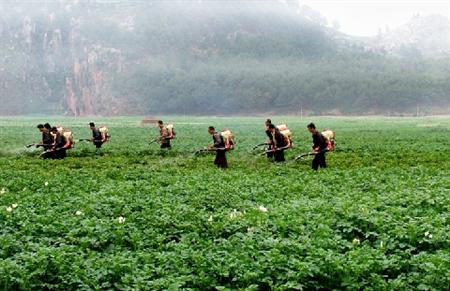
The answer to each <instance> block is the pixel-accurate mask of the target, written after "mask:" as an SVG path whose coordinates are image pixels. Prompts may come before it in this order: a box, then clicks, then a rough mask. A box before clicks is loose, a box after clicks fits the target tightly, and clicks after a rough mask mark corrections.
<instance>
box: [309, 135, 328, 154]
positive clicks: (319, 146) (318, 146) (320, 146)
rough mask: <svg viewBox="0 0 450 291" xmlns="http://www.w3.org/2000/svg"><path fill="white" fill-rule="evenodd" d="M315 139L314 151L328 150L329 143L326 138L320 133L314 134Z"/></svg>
mask: <svg viewBox="0 0 450 291" xmlns="http://www.w3.org/2000/svg"><path fill="white" fill-rule="evenodd" d="M312 138H313V149H314V150H319V151H322V150H324V149H326V148H327V141H326V140H325V137H324V136H323V135H322V134H321V133H320V132H318V131H316V132H315V133H313V134H312Z"/></svg>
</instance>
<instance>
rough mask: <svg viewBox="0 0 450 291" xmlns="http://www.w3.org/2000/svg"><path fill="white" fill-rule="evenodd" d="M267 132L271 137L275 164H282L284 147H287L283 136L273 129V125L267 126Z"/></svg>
mask: <svg viewBox="0 0 450 291" xmlns="http://www.w3.org/2000/svg"><path fill="white" fill-rule="evenodd" d="M269 132H270V135H271V137H272V142H273V144H272V151H273V156H274V157H275V161H276V162H284V161H285V159H284V147H286V146H287V144H286V139H285V138H284V135H282V134H281V132H280V131H279V130H278V129H277V128H276V127H275V125H273V124H270V125H269Z"/></svg>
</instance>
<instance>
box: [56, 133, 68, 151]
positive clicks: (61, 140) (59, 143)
mask: <svg viewBox="0 0 450 291" xmlns="http://www.w3.org/2000/svg"><path fill="white" fill-rule="evenodd" d="M66 142H67V141H66V137H65V136H64V135H62V134H60V133H59V132H58V133H57V134H56V138H55V148H57V149H58V148H62V147H64V146H65V145H66Z"/></svg>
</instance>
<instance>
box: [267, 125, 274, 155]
mask: <svg viewBox="0 0 450 291" xmlns="http://www.w3.org/2000/svg"><path fill="white" fill-rule="evenodd" d="M271 124H272V120H270V119H267V120H266V122H265V125H266V135H267V137H268V138H269V139H268V140H267V144H268V145H269V147H268V150H269V151H268V152H267V158H273V152H272V151H271V150H272V149H273V137H272V133H271V132H270V129H269V126H270V125H271Z"/></svg>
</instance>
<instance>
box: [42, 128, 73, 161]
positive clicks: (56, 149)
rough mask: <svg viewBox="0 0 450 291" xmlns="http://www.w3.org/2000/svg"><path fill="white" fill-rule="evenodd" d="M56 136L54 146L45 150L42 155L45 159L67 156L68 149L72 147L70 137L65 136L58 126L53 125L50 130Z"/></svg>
mask: <svg viewBox="0 0 450 291" xmlns="http://www.w3.org/2000/svg"><path fill="white" fill-rule="evenodd" d="M50 132H51V133H52V134H53V136H54V137H55V140H54V143H53V146H52V147H51V148H50V149H48V150H47V151H45V152H44V153H43V155H42V157H43V158H44V159H48V158H52V159H64V158H65V157H67V152H66V150H67V149H68V148H70V146H71V144H70V141H69V140H68V139H66V137H65V136H64V134H63V133H62V132H59V131H58V129H57V128H56V127H52V129H51V131H50Z"/></svg>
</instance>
